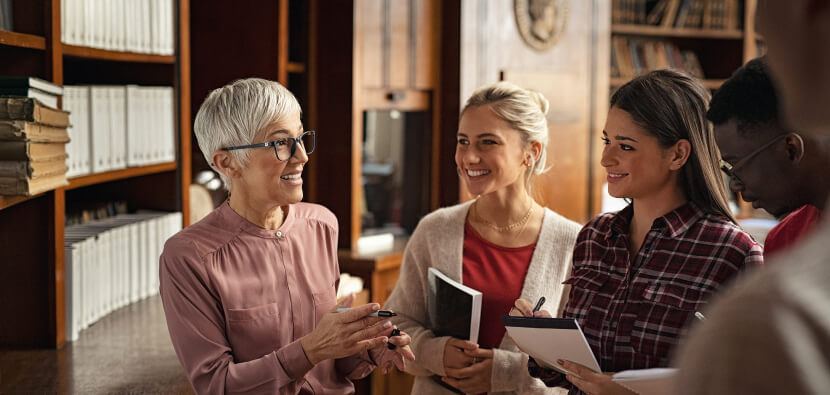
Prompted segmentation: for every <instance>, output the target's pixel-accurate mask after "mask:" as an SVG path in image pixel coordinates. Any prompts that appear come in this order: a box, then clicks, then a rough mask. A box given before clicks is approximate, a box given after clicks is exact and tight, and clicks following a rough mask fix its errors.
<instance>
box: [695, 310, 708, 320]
mask: <svg viewBox="0 0 830 395" xmlns="http://www.w3.org/2000/svg"><path fill="white" fill-rule="evenodd" d="M695 317H696V318H697V319H699V320H701V321H706V317H704V316H703V313H701V312H699V311H695Z"/></svg>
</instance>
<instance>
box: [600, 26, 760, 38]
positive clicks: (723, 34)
mask: <svg viewBox="0 0 830 395" xmlns="http://www.w3.org/2000/svg"><path fill="white" fill-rule="evenodd" d="M611 33H612V34H619V35H627V36H645V37H679V38H693V39H722V40H741V39H743V38H744V32H743V30H724V29H689V28H666V27H662V26H650V25H630V24H615V25H612V26H611Z"/></svg>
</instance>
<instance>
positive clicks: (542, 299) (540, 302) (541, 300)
mask: <svg viewBox="0 0 830 395" xmlns="http://www.w3.org/2000/svg"><path fill="white" fill-rule="evenodd" d="M543 304H545V297H544V296H542V297H541V298H539V301H538V302H536V306H535V307H533V312H534V313H535V312H537V311H539V309H541V308H542V305H543Z"/></svg>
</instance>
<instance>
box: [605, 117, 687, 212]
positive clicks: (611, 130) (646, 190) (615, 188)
mask: <svg viewBox="0 0 830 395" xmlns="http://www.w3.org/2000/svg"><path fill="white" fill-rule="evenodd" d="M602 134H603V142H604V143H605V148H603V150H602V160H601V161H600V164H601V165H602V167H604V168H605V171H606V172H607V174H608V175H607V177H606V180H607V181H608V193H609V194H611V196H614V197H618V198H631V199H638V198H647V197H652V196H658V195H660V194H661V193H663V192H665V191H666V190H667V189H674V188H680V185H679V184H678V182H677V177H676V176H675V175H674V174H673V172H672V170H671V166H672V159H673V157H672V155H671V152H670V151H671V150H670V149H664V148H662V147H660V144H659V143H658V141H657V138H656V137H654V136H653V135H651V133H649V132H648V131H646V130H645V129H644V128H642V127H641V126H639V125H637V124H636V123H634V120H633V119H632V118H631V115H630V114H628V113H627V112H625V111H623V110H621V109H619V108H618V107H611V110H610V111H609V112H608V118H607V120H606V122H605V130H603V132H602Z"/></svg>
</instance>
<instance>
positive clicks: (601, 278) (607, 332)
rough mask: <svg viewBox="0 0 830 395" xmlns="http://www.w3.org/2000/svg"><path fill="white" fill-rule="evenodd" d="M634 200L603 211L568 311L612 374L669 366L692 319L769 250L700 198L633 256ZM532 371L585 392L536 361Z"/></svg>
mask: <svg viewBox="0 0 830 395" xmlns="http://www.w3.org/2000/svg"><path fill="white" fill-rule="evenodd" d="M632 215H633V205H629V206H628V207H626V208H625V209H623V210H621V211H620V212H618V213H605V214H601V215H600V216H598V217H597V218H595V219H594V220H592V221H591V222H589V223H588V224H587V225H585V227H583V228H582V231H580V233H579V237H578V238H577V241H576V247H575V249H574V255H573V259H574V264H573V272H572V274H571V277H570V278H569V279H568V280H566V281H565V284H570V285H571V291H570V299H569V300H568V303H567V305H566V307H565V312H564V317H566V318H575V319H576V320H577V322H579V325H580V327H581V328H582V331H583V332H584V333H585V337H586V338H587V340H588V344H590V346H591V349H592V350H593V352H594V355H595V356H596V357H597V362H599V366H600V368H601V369H602V371H604V372H619V371H622V370H626V369H645V368H656V367H665V366H668V365H669V357H670V353H671V351H672V350H673V349H674V347H675V345H677V343H678V340H679V339H680V338H681V337H682V336H683V335H684V334H685V332H686V329H687V326H688V324H689V323H690V321H689V320H693V319H694V314H695V312H697V311H700V310H702V309H703V307H704V305H705V304H706V302H707V301H708V300H709V298H710V296H711V295H712V294H713V293H714V292H716V291H717V290H718V288H720V287H721V286H722V285H724V284H725V283H727V282H729V281H730V280H732V279H733V278H734V277H735V275H736V274H737V273H738V272H739V271H741V270H743V269H745V268H748V267H751V266H755V265H759V264H761V263H763V258H762V254H763V250H762V248H761V246H760V245H759V244H758V243H757V242H755V241H754V240H753V239H752V238H751V237H750V236H749V235H748V234H747V233H745V232H743V231H742V230H741V229H740V228H738V227H737V226H736V225H734V224H733V223H731V222H729V221H727V220H726V219H724V218H722V217H719V216H715V215H710V214H706V213H704V212H703V211H701V210H700V209H699V208H698V207H697V206H696V205H694V204H693V203H688V204H686V205H684V206H681V207H679V208H677V209H675V210H674V211H671V212H669V213H668V214H666V215H664V216H662V217H660V218H657V219H656V220H655V221H654V223H653V224H652V227H651V229H650V230H649V232H648V234H647V235H646V237H645V240H644V241H643V245H642V247H641V248H640V251H639V252H638V254H637V255H636V256H635V257H634V259H633V260H631V259H630V258H629V249H628V245H629V237H628V230H629V225H630V222H631V217H632ZM528 370H529V371H530V374H531V376H533V377H539V378H540V379H542V381H544V382H545V384H547V385H548V386H550V387H554V386H563V387H566V388H570V389H571V393H579V391H577V390H576V388H575V387H573V386H571V385H570V383H569V382H568V381H566V380H565V377H564V375H562V374H560V373H557V372H556V371H552V370H547V369H544V368H541V367H539V366H538V365H537V364H536V363H535V361H533V360H532V359H531V361H530V362H529V364H528Z"/></svg>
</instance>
